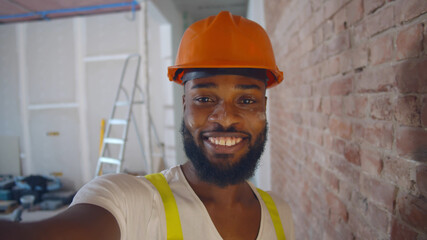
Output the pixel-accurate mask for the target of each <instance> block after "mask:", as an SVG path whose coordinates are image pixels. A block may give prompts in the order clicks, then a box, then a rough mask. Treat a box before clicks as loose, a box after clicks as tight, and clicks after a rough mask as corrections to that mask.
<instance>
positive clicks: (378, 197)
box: [361, 174, 397, 211]
mask: <svg viewBox="0 0 427 240" xmlns="http://www.w3.org/2000/svg"><path fill="white" fill-rule="evenodd" d="M361 192H362V194H363V195H365V196H366V197H368V198H369V199H370V200H371V201H373V202H377V203H379V204H380V205H382V206H384V207H385V208H386V209H387V210H388V211H392V210H393V208H394V205H395V200H396V193H397V189H396V187H395V186H394V185H392V184H390V183H387V182H382V181H379V180H377V179H375V178H372V177H369V176H367V175H364V174H363V175H362V178H361Z"/></svg>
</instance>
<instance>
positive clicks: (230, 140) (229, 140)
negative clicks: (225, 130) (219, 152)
mask: <svg viewBox="0 0 427 240" xmlns="http://www.w3.org/2000/svg"><path fill="white" fill-rule="evenodd" d="M208 140H209V142H211V143H213V144H215V145H221V146H227V147H230V146H234V145H236V144H238V143H239V142H241V141H242V138H236V137H209V138H208Z"/></svg>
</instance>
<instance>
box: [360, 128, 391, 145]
mask: <svg viewBox="0 0 427 240" xmlns="http://www.w3.org/2000/svg"><path fill="white" fill-rule="evenodd" d="M363 137H364V139H365V140H366V141H367V142H369V143H370V144H372V145H373V146H375V147H380V148H385V149H391V147H392V144H393V124H392V123H391V122H374V123H372V124H366V125H365V126H364V129H363Z"/></svg>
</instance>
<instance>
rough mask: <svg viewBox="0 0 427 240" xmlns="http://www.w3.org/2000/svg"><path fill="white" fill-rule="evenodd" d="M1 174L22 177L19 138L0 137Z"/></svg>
mask: <svg viewBox="0 0 427 240" xmlns="http://www.w3.org/2000/svg"><path fill="white" fill-rule="evenodd" d="M0 174H13V175H14V176H20V175H21V161H20V159H19V137H17V136H0Z"/></svg>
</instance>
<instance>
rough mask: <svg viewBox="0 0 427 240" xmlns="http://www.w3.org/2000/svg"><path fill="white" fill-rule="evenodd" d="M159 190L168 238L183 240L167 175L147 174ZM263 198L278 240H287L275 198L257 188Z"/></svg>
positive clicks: (170, 239) (176, 207)
mask: <svg viewBox="0 0 427 240" xmlns="http://www.w3.org/2000/svg"><path fill="white" fill-rule="evenodd" d="M145 178H147V179H148V180H149V181H150V182H151V183H152V184H153V185H154V186H155V187H156V189H157V191H159V193H160V196H161V198H162V201H163V206H164V208H165V214H166V230H167V239H168V240H182V239H184V237H183V234H182V228H181V221H180V220H179V213H178V206H177V205H176V201H175V197H174V196H173V193H172V190H171V189H170V187H169V184H168V182H167V181H166V178H165V176H163V174H161V173H154V174H150V175H147V176H145ZM257 190H258V193H259V194H260V196H261V198H262V200H263V201H264V203H265V205H266V206H267V209H268V212H269V213H270V217H271V220H272V221H273V225H274V229H275V230H276V235H277V239H278V240H286V237H285V232H284V231H283V226H282V221H280V216H279V212H278V211H277V208H276V204H275V203H274V201H273V198H272V197H271V196H270V195H269V194H268V193H267V192H264V191H263V190H261V189H259V188H257Z"/></svg>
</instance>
